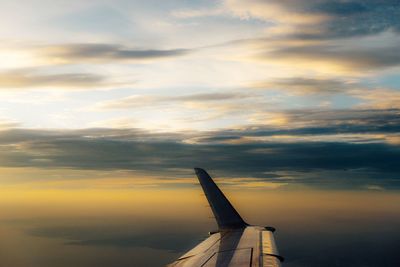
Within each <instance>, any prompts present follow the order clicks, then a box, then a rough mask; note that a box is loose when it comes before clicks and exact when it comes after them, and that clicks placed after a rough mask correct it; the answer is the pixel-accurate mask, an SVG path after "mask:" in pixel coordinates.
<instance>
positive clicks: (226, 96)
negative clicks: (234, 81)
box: [96, 92, 256, 109]
mask: <svg viewBox="0 0 400 267" xmlns="http://www.w3.org/2000/svg"><path fill="white" fill-rule="evenodd" d="M252 97H256V95H255V94H245V93H240V92H229V93H202V94H191V95H181V96H151V95H133V96H129V97H125V98H122V99H117V100H109V101H106V102H103V103H99V104H97V106H96V107H97V108H100V109H125V108H136V107H143V106H149V107H150V106H152V105H154V104H169V103H172V102H181V103H185V102H186V103H187V102H200V103H203V102H215V101H229V100H241V99H245V98H252Z"/></svg>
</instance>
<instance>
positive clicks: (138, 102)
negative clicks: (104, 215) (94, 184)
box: [0, 0, 400, 189]
mask: <svg viewBox="0 0 400 267" xmlns="http://www.w3.org/2000/svg"><path fill="white" fill-rule="evenodd" d="M399 15H400V7H399V3H398V1H372V0H371V1H322V0H315V1H314V0H313V1H309V0H307V1H274V0H272V1H258V0H251V1H239V0H226V1H121V0H117V1H115V0H113V1H108V0H99V1H61V0H57V1H53V0H51V1H50V0H48V1H47V0H32V1H28V2H26V1H1V3H0V16H1V18H2V23H1V25H0V37H1V45H0V57H1V61H0V103H1V105H0V119H1V120H0V127H1V132H0V143H1V147H0V158H1V161H2V167H3V168H10V169H8V170H7V171H6V173H9V172H14V171H16V172H18V175H19V176H21V177H22V176H25V175H23V174H22V172H25V171H26V170H27V169H26V168H33V169H34V172H37V171H41V170H42V171H50V170H49V169H57V168H60V167H61V168H67V169H68V171H70V170H75V173H76V174H77V172H76V170H85V171H89V170H90V171H95V170H107V171H116V170H122V171H123V172H126V171H134V172H136V173H147V174H148V175H153V176H154V175H155V176H157V175H158V176H159V175H162V176H168V177H170V178H176V177H177V176H192V171H191V168H192V167H193V166H203V167H205V168H212V169H214V170H215V171H216V172H217V173H218V174H219V175H220V176H232V175H233V176H237V177H238V178H246V177H247V178H252V179H256V180H257V179H259V181H258V180H257V182H261V184H262V183H266V185H270V182H276V183H277V184H278V185H293V184H303V185H312V186H323V187H325V186H328V187H332V186H333V187H337V186H339V187H351V188H359V189H365V188H373V189H393V188H398V187H399V180H398V179H397V178H398V173H399V170H400V165H399V164H398V161H399V159H400V149H399V145H400V135H399V129H400V116H399V115H400V113H399V106H400V75H399V74H398V73H399V70H400V68H399V66H400V53H399V44H400V34H399V33H400V22H399V21H400V20H399V19H398V17H399ZM28 173H30V171H28ZM6 176H7V175H6ZM11 176H12V175H11ZM83 176H86V174H84V175H83ZM344 177H345V178H344ZM3 179H5V180H9V182H14V181H15V180H16V179H15V178H10V179H6V178H3ZM21 179H22V178H21ZM67 180H68V179H67ZM152 183H153V182H152Z"/></svg>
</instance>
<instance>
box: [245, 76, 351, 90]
mask: <svg viewBox="0 0 400 267" xmlns="http://www.w3.org/2000/svg"><path fill="white" fill-rule="evenodd" d="M351 85H354V83H352V82H349V81H343V80H339V79H334V78H331V79H328V78H319V79H315V78H301V77H292V78H280V79H272V80H270V81H263V82H256V83H253V84H251V85H250V87H252V88H258V89H267V90H269V89H273V90H285V91H288V92H291V93H297V94H314V93H323V94H334V93H340V92H344V91H346V90H347V89H349V88H351Z"/></svg>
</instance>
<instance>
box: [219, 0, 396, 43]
mask: <svg viewBox="0 0 400 267" xmlns="http://www.w3.org/2000/svg"><path fill="white" fill-rule="evenodd" d="M225 7H226V8H227V9H228V10H230V11H231V12H232V14H234V15H237V16H239V17H242V18H243V17H244V18H246V17H252V18H258V19H261V20H265V21H272V22H275V23H276V26H275V27H278V28H279V27H286V26H287V25H289V26H291V27H292V35H293V36H297V37H298V38H301V39H332V38H347V37H352V36H361V35H370V34H377V33H380V32H384V31H387V30H394V31H399V30H400V23H399V20H398V19H397V18H398V17H399V15H400V7H399V5H398V2H397V1H394V0H384V1H377V0H367V1H359V0H350V1H336V0H335V1H331V0H322V1H316V0H311V1H310V0H299V1H290V0H285V1H277V0H272V1H262V0H251V1H243V0H226V1H225ZM349 25H351V26H349ZM294 29H296V30H294Z"/></svg>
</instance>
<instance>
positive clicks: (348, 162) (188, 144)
mask: <svg viewBox="0 0 400 267" xmlns="http://www.w3.org/2000/svg"><path fill="white" fill-rule="evenodd" d="M287 116H288V117H289V118H290V119H289V121H290V120H293V121H295V120H298V121H302V122H298V123H294V124H293V125H292V124H291V123H288V124H287V126H282V127H275V128H274V129H270V128H267V127H262V126H252V127H248V128H243V129H238V130H220V131H214V132H191V133H178V134H177V133H158V134H153V133H151V132H147V131H143V130H135V129H131V130H129V129H124V130H116V129H114V130H113V129H86V130H79V131H78V130H75V131H73V130H71V131H65V130H60V131H40V130H36V131H33V130H24V129H19V130H17V129H15V130H5V131H2V132H1V133H0V157H1V158H2V166H4V167H39V168H72V169H84V170H135V171H139V172H148V173H153V174H157V175H165V176H177V177H187V176H189V175H192V168H193V167H194V166H202V167H204V168H207V169H210V170H212V171H213V172H215V173H216V174H217V176H218V177H239V178H240V177H250V178H251V177H253V178H259V179H263V180H264V181H266V182H278V183H282V184H285V183H288V184H292V183H301V184H306V185H313V186H324V184H326V183H327V184H328V185H329V186H342V187H350V188H354V187H355V188H364V187H365V185H366V184H375V185H379V186H382V187H384V188H388V189H390V188H399V186H400V184H399V181H400V180H398V179H397V178H398V173H399V171H400V169H399V168H400V167H399V165H398V161H399V160H400V147H399V146H398V144H395V143H392V142H386V140H385V138H386V137H389V136H396V135H398V132H399V130H400V122H399V111H398V110H386V111H383V110H377V111H374V110H365V111H342V112H336V113H335V112H334V111H331V112H325V113H324V112H321V111H308V112H307V111H306V112H300V111H297V112H292V113H290V112H288V113H287ZM346 134H347V135H349V134H351V135H352V139H346V138H341V136H343V135H344V136H346ZM321 136H322V137H324V136H325V137H331V140H329V141H327V140H324V138H321ZM271 137H274V138H271ZM279 137H284V138H279ZM296 138H304V139H303V140H302V141H299V140H298V139H296ZM291 140H294V141H291Z"/></svg>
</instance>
